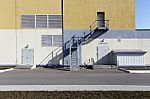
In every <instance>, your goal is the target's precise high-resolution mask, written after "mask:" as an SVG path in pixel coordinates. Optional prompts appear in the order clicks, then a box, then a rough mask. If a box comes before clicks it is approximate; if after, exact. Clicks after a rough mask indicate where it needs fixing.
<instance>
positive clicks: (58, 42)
mask: <svg viewBox="0 0 150 99" xmlns="http://www.w3.org/2000/svg"><path fill="white" fill-rule="evenodd" d="M61 45H62V35H53V46H54V47H59V46H61Z"/></svg>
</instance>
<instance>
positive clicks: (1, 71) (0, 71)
mask: <svg viewBox="0 0 150 99" xmlns="http://www.w3.org/2000/svg"><path fill="white" fill-rule="evenodd" d="M11 70H14V68H10V69H5V70H0V73H3V72H7V71H11Z"/></svg>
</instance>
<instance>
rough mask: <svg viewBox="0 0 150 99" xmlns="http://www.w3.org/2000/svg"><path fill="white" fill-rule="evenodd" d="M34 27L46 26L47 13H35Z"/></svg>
mask: <svg viewBox="0 0 150 99" xmlns="http://www.w3.org/2000/svg"><path fill="white" fill-rule="evenodd" d="M36 28H47V15H36Z"/></svg>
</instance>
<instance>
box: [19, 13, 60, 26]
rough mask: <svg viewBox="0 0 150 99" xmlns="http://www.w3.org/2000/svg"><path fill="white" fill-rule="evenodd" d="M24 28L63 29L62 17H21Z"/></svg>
mask: <svg viewBox="0 0 150 99" xmlns="http://www.w3.org/2000/svg"><path fill="white" fill-rule="evenodd" d="M21 27H22V28H62V15H21Z"/></svg>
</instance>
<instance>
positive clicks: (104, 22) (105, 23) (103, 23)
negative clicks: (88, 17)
mask: <svg viewBox="0 0 150 99" xmlns="http://www.w3.org/2000/svg"><path fill="white" fill-rule="evenodd" d="M100 22H101V24H100ZM99 25H101V26H100V27H104V28H109V20H95V21H94V22H93V23H92V24H91V25H90V31H92V30H94V29H96V28H97V27H99Z"/></svg>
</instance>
